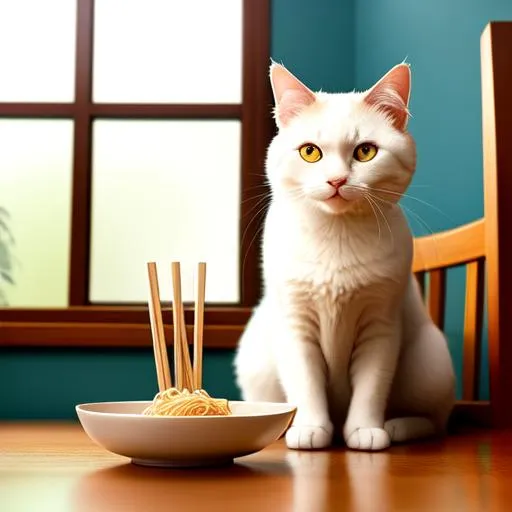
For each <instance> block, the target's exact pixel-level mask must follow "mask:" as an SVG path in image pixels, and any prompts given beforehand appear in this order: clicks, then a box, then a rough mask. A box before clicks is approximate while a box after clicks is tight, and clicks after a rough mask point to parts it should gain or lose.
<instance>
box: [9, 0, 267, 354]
mask: <svg viewBox="0 0 512 512" xmlns="http://www.w3.org/2000/svg"><path fill="white" fill-rule="evenodd" d="M76 1H77V33H76V61H75V99H74V102H72V103H0V118H31V119H32V118H39V119H40V118H53V119H59V118H60V119H72V120H73V121H74V128H73V129H74V134H73V144H74V148H73V171H72V172H73V188H72V217H71V251H70V277H69V300H68V303H69V307H67V308H50V309H48V308H13V307H6V308H1V309H0V346H11V347H47V346H48V347H49V346H61V347H64V346H65V347H73V348H74V347H144V346H148V347H149V346H150V344H151V331H150V327H149V313H148V309H147V306H145V305H142V304H141V305H130V306H107V305H104V306H99V305H92V304H90V302H89V261H90V237H91V224H90V223H91V175H92V169H91V153H92V123H93V121H94V120H96V119H112V118H116V119H238V120H240V121H241V123H242V141H241V173H242V176H241V206H240V208H241V210H240V233H244V236H243V237H242V240H241V242H240V258H241V260H243V261H244V264H243V265H240V276H239V282H240V293H241V300H240V302H239V303H238V304H237V305H229V306H225V307H224V306H214V305H211V306H207V307H206V311H205V346H206V347H209V348H225V349H226V348H234V347H235V346H236V343H237V341H238V338H239V336H240V334H241V332H242V331H243V329H244V327H245V325H246V323H247V320H248V319H249V316H250V314H251V310H252V308H253V307H254V306H255V304H256V303H257V301H258V300H259V297H260V291H261V276H260V268H259V259H260V258H259V255H260V237H261V234H260V233H259V228H258V222H251V215H250V214H251V213H253V212H252V210H254V209H255V206H256V203H257V201H256V200H255V196H256V193H255V192H254V191H255V190H258V194H259V193H262V192H263V191H265V190H266V189H265V180H264V178H263V176H262V175H263V170H264V160H265V154H266V148H267V146H268V144H269V142H270V139H271V137H272V135H273V130H274V126H273V121H272V116H271V106H272V96H271V89H270V84H269V81H268V66H269V64H270V0H257V1H256V0H243V67H242V102H241V103H240V104H212V105H210V104H204V105H203V104H191V105H188V104H184V105H183V104H135V103H133V104H119V103H115V104H112V103H93V102H92V73H93V71H92V70H93V30H94V0H76ZM163 312H164V321H165V322H166V323H167V326H166V338H167V340H168V343H169V344H170V343H172V342H173V339H172V338H173V336H172V329H171V325H170V323H171V321H172V315H171V314H170V305H169V304H165V305H164V310H163ZM185 318H186V323H187V326H190V325H193V311H192V310H191V309H190V308H186V311H185Z"/></svg>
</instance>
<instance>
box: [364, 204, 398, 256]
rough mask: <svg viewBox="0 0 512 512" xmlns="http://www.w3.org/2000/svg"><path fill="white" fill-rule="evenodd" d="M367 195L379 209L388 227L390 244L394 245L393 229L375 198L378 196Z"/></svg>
mask: <svg viewBox="0 0 512 512" xmlns="http://www.w3.org/2000/svg"><path fill="white" fill-rule="evenodd" d="M369 195H370V197H371V198H372V202H373V203H374V204H375V206H376V208H377V209H378V210H379V212H380V214H381V215H382V218H383V219H384V222H385V223H386V226H387V227H388V231H389V235H390V237H391V245H392V246H394V245H395V238H394V236H393V231H392V230H391V226H390V225H389V221H388V219H387V217H386V215H385V214H384V212H383V211H382V208H381V207H380V206H379V203H378V201H377V200H376V199H378V198H375V197H373V196H372V195H371V194H369Z"/></svg>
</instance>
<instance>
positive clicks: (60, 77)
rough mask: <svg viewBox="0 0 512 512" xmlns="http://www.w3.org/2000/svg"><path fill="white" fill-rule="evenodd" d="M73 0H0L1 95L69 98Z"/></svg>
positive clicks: (41, 99)
mask: <svg viewBox="0 0 512 512" xmlns="http://www.w3.org/2000/svg"><path fill="white" fill-rule="evenodd" d="M75 37H76V0H44V1H43V0H11V1H7V0H1V1H0V69H1V70H2V78H1V80H0V101H9V102H24V101H27V102H30V101H33V102H71V101H74V97H75V94H74V87H75V76H74V73H75V70H74V66H75V46H76V45H75Z"/></svg>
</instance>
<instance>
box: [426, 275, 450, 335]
mask: <svg viewBox="0 0 512 512" xmlns="http://www.w3.org/2000/svg"><path fill="white" fill-rule="evenodd" d="M427 296H428V300H427V303H428V311H429V313H430V316H431V317H432V320H433V322H434V323H435V324H436V325H437V326H438V327H439V329H441V330H442V329H443V328H444V311H445V298H446V271H445V269H438V270H432V271H430V272H429V285H428V294H427Z"/></svg>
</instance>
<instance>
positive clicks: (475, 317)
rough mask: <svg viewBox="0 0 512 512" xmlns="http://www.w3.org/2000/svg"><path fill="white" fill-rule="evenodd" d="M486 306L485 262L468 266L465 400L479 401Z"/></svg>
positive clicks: (465, 313) (463, 380)
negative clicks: (484, 310) (484, 309)
mask: <svg viewBox="0 0 512 512" xmlns="http://www.w3.org/2000/svg"><path fill="white" fill-rule="evenodd" d="M483 306H484V260H483V259H479V260H477V261H472V262H471V263H468V264H467V265H466V305H465V310H464V348H463V372H462V382H463V387H462V398H463V400H477V399H478V387H479V383H480V357H481V353H482V347H481V345H482V321H483Z"/></svg>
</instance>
